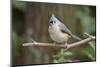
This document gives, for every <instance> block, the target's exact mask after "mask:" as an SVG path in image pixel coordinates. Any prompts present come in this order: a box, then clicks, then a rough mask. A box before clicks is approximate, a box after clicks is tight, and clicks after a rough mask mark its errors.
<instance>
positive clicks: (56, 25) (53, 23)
mask: <svg viewBox="0 0 100 67" xmlns="http://www.w3.org/2000/svg"><path fill="white" fill-rule="evenodd" d="M48 32H49V35H50V37H51V39H52V40H53V41H54V42H56V43H66V44H67V41H68V39H69V38H71V37H72V38H74V39H77V40H81V38H80V37H78V36H76V35H74V34H73V33H72V32H71V31H70V30H69V29H68V27H67V26H65V25H64V24H63V23H62V22H61V21H60V20H59V19H58V18H56V17H55V15H54V14H52V15H51V17H50V19H49V28H48Z"/></svg>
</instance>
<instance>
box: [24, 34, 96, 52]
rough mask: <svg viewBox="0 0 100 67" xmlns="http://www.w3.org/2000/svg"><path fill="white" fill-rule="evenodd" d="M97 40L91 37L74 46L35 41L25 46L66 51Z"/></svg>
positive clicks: (73, 44)
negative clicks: (63, 49)
mask: <svg viewBox="0 0 100 67" xmlns="http://www.w3.org/2000/svg"><path fill="white" fill-rule="evenodd" d="M95 40H96V38H95V36H90V35H89V37H88V38H86V39H83V40H81V41H78V42H75V43H72V44H67V45H65V44H53V43H41V42H36V41H33V42H32V43H24V44H23V46H33V47H46V48H48V47H51V48H65V50H68V49H70V48H73V47H76V46H80V45H82V44H84V43H88V42H90V41H95Z"/></svg>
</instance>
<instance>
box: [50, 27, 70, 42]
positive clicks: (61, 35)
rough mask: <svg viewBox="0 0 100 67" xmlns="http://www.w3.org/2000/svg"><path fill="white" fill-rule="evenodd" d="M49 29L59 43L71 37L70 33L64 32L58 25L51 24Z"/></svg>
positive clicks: (53, 38) (52, 36) (51, 35)
mask: <svg viewBox="0 0 100 67" xmlns="http://www.w3.org/2000/svg"><path fill="white" fill-rule="evenodd" d="M48 31H49V34H50V37H51V39H52V40H53V41H55V42H57V43H65V42H66V41H67V40H68V39H69V35H67V34H65V33H62V32H61V31H60V29H59V27H58V26H52V27H50V26H49V29H48Z"/></svg>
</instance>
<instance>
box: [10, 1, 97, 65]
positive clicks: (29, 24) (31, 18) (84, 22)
mask: <svg viewBox="0 0 100 67" xmlns="http://www.w3.org/2000/svg"><path fill="white" fill-rule="evenodd" d="M11 6H12V8H11V10H12V33H11V35H12V44H11V47H12V64H13V65H27V64H48V63H63V62H65V63H68V62H88V61H95V60H96V51H95V50H96V43H95V41H91V42H89V43H86V44H87V45H82V46H80V47H75V48H73V49H70V50H68V51H66V52H63V51H62V50H61V49H58V48H55V49H54V48H40V47H32V46H28V47H23V46H22V44H23V43H28V42H32V40H35V41H38V42H49V43H50V42H51V43H53V41H52V40H51V38H50V36H49V33H48V25H49V22H48V21H49V18H50V16H51V14H52V13H53V14H55V16H56V17H57V18H59V19H60V20H61V21H62V22H63V23H64V24H65V25H66V26H67V27H68V28H69V29H70V30H71V31H72V33H73V34H75V35H77V36H79V37H81V38H82V39H84V38H87V36H86V35H85V34H84V33H88V34H90V35H94V36H96V27H95V26H96V6H88V5H71V4H57V3H41V2H21V1H15V0H13V1H12V4H11ZM72 42H75V40H73V39H70V40H69V43H72Z"/></svg>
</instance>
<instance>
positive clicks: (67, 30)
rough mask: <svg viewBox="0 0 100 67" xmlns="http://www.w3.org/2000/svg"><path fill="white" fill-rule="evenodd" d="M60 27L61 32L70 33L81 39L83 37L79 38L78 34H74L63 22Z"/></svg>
mask: <svg viewBox="0 0 100 67" xmlns="http://www.w3.org/2000/svg"><path fill="white" fill-rule="evenodd" d="M59 27H60V30H61V32H63V33H67V34H69V35H70V36H71V37H73V38H74V39H77V40H81V38H79V37H78V36H76V35H73V34H72V32H71V31H70V30H69V29H68V28H67V27H66V26H65V25H64V24H63V23H61V24H60V25H59Z"/></svg>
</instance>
